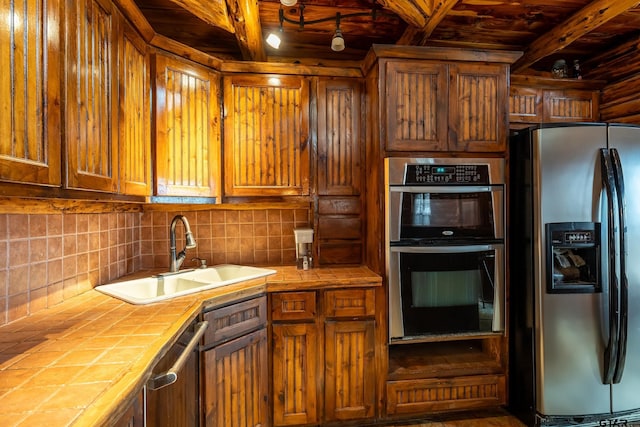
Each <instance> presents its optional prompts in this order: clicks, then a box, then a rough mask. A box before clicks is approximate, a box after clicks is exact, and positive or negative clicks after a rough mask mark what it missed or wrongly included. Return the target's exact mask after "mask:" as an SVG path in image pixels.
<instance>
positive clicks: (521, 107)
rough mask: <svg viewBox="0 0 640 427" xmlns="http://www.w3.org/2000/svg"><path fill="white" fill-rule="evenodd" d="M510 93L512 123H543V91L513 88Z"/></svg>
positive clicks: (510, 118) (510, 117)
mask: <svg viewBox="0 0 640 427" xmlns="http://www.w3.org/2000/svg"><path fill="white" fill-rule="evenodd" d="M509 91H510V94H509V121H510V122H513V123H541V122H542V89H536V88H528V87H517V86H511V88H510V89H509Z"/></svg>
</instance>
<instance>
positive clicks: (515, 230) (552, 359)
mask: <svg viewBox="0 0 640 427" xmlns="http://www.w3.org/2000/svg"><path fill="white" fill-rule="evenodd" d="M509 165H510V166H509V174H510V184H509V188H510V189H509V199H510V203H509V242H508V244H509V247H510V250H509V256H510V263H509V265H510V271H509V274H510V276H509V283H510V287H509V303H510V309H509V325H510V332H509V335H510V352H509V353H510V354H509V358H510V361H509V364H510V376H509V406H510V409H511V410H512V412H514V413H515V414H516V415H518V416H519V417H520V418H521V419H522V420H523V421H524V422H525V423H526V424H527V425H531V426H534V425H535V426H572V425H584V426H605V425H607V426H608V425H625V424H631V423H632V422H637V420H640V127H633V126H628V125H613V124H610V125H607V124H603V123H590V124H565V125H553V126H551V125H540V126H536V127H532V128H528V129H523V130H519V131H515V132H513V133H512V136H511V139H510V153H509Z"/></svg>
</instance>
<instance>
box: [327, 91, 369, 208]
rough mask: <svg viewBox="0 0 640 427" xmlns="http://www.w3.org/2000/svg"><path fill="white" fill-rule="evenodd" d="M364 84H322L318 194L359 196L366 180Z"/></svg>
mask: <svg viewBox="0 0 640 427" xmlns="http://www.w3.org/2000/svg"><path fill="white" fill-rule="evenodd" d="M361 105H362V83H361V82H360V81H358V80H353V79H352V80H349V79H321V80H320V81H319V82H318V194H320V195H323V196H325V195H336V196H340V195H359V194H360V190H361V187H360V182H361V179H362V168H361V164H362V162H363V158H364V156H363V154H362V150H363V148H364V144H362V143H361V141H360V138H361V137H360V121H361V108H360V107H361Z"/></svg>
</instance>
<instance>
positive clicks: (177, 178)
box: [155, 55, 220, 197]
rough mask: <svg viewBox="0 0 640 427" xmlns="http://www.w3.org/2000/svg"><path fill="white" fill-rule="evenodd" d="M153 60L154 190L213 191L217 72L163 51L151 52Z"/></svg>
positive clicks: (211, 194) (217, 137)
mask: <svg viewBox="0 0 640 427" xmlns="http://www.w3.org/2000/svg"><path fill="white" fill-rule="evenodd" d="M155 63H156V76H155V92H156V99H155V102H156V105H155V115H156V129H155V132H156V190H155V193H156V194H157V195H162V196H203V197H215V196H217V195H218V193H219V191H218V185H219V182H220V167H219V161H220V160H219V154H218V153H219V151H220V126H219V118H220V113H219V107H218V99H219V94H218V91H219V77H218V75H217V74H216V73H214V72H213V71H210V70H208V69H207V68H205V67H201V66H197V65H195V64H191V63H190V62H188V61H186V60H178V59H174V58H171V57H168V56H165V55H157V56H156V61H155Z"/></svg>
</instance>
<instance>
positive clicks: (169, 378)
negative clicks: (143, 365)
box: [147, 320, 209, 390]
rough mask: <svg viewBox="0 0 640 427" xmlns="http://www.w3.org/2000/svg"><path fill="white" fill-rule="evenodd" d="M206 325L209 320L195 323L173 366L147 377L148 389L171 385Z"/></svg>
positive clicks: (176, 378)
mask: <svg viewBox="0 0 640 427" xmlns="http://www.w3.org/2000/svg"><path fill="white" fill-rule="evenodd" d="M207 326H209V322H208V321H206V320H204V321H202V322H199V323H198V324H197V325H196V331H195V334H194V335H193V337H192V338H191V339H190V340H189V343H188V344H187V346H186V347H185V348H184V350H183V351H182V353H181V354H180V357H178V360H176V361H175V363H174V364H173V366H172V367H171V368H169V370H168V371H167V372H164V373H162V374H158V375H156V376H155V377H153V378H151V379H149V381H148V382H147V387H148V388H149V389H150V390H158V389H160V388H162V387H166V386H168V385H171V384H173V383H175V382H176V381H177V380H178V372H180V370H181V369H182V367H183V366H184V364H185V362H186V361H187V359H188V358H189V355H190V354H191V352H192V351H193V349H194V348H195V346H196V345H198V341H200V338H202V335H204V332H205V331H206V330H207Z"/></svg>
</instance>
